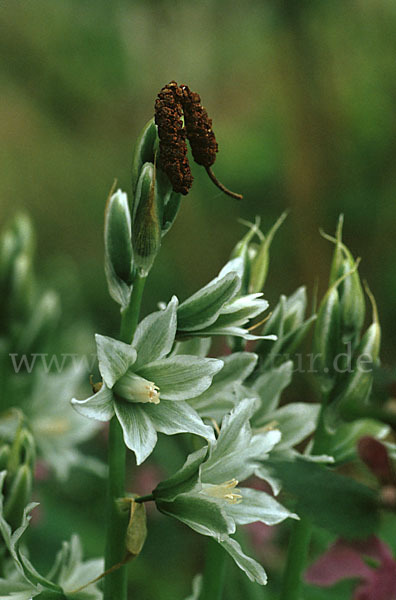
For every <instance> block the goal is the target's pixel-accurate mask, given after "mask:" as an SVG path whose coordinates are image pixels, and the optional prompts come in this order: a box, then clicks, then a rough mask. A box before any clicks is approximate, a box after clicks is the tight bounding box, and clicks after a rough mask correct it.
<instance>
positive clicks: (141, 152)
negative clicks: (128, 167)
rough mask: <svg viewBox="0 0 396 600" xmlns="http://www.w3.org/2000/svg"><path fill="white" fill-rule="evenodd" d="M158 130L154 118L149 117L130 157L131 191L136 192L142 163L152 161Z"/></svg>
mask: <svg viewBox="0 0 396 600" xmlns="http://www.w3.org/2000/svg"><path fill="white" fill-rule="evenodd" d="M158 142H159V140H158V131H157V126H156V124H155V123H154V119H150V121H149V122H148V123H146V125H145V126H144V127H143V129H142V131H141V133H140V135H139V137H138V139H137V141H136V144H135V151H134V154H133V159H132V191H133V194H135V193H136V187H137V184H138V180H139V177H140V172H141V170H142V167H143V165H144V163H146V162H150V163H154V157H155V152H156V149H157V147H158Z"/></svg>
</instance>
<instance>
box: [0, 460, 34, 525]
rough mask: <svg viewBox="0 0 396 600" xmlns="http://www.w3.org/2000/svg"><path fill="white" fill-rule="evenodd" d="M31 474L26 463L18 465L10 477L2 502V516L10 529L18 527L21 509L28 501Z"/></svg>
mask: <svg viewBox="0 0 396 600" xmlns="http://www.w3.org/2000/svg"><path fill="white" fill-rule="evenodd" d="M32 482H33V476H32V471H31V469H30V467H29V466H28V465H20V466H19V468H18V469H17V472H16V473H15V475H14V477H13V478H12V481H11V485H10V486H9V488H8V491H7V494H6V500H5V503H4V518H5V520H6V521H7V523H9V524H10V525H11V528H12V529H16V528H17V527H19V525H20V523H21V520H22V515H23V511H24V509H25V506H26V504H27V503H28V502H29V499H30V494H31V491H32Z"/></svg>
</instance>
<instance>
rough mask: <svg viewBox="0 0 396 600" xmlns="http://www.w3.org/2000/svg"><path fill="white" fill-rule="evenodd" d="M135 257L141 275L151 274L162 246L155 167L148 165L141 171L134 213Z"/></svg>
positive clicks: (133, 238) (133, 236)
mask: <svg viewBox="0 0 396 600" xmlns="http://www.w3.org/2000/svg"><path fill="white" fill-rule="evenodd" d="M132 245H133V257H134V263H135V266H136V268H137V269H138V270H139V272H140V275H141V276H143V277H145V276H147V274H148V273H149V271H150V269H151V267H152V265H153V263H154V260H155V257H156V256H157V253H158V251H159V249H160V246H161V217H160V208H159V199H158V187H157V182H156V173H155V167H154V165H152V164H151V163H146V164H145V165H144V167H143V168H142V170H141V174H140V177H139V181H138V185H137V188H136V198H135V204H134V213H133V227H132Z"/></svg>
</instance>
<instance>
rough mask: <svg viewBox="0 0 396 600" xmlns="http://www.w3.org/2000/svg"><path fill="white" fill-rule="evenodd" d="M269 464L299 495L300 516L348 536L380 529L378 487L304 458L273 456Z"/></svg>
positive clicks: (361, 536) (367, 534)
mask: <svg viewBox="0 0 396 600" xmlns="http://www.w3.org/2000/svg"><path fill="white" fill-rule="evenodd" d="M265 466H266V467H270V468H271V470H272V472H273V474H274V475H275V477H277V478H279V479H280V480H281V481H282V487H283V488H284V490H285V491H287V492H289V493H291V494H293V495H294V496H295V497H296V499H297V506H296V512H297V513H298V514H299V515H300V516H302V515H305V516H307V517H309V518H310V519H312V520H313V522H314V523H316V524H317V525H319V526H320V527H323V528H324V529H328V530H329V531H331V532H333V533H336V534H337V535H341V536H343V537H346V538H364V537H368V536H369V535H371V534H373V533H374V532H375V531H377V528H378V524H379V510H378V503H377V494H376V492H375V491H374V490H372V489H370V488H368V487H367V486H365V485H362V484H361V483H358V482H356V481H354V480H353V479H351V478H350V477H345V476H344V475H339V474H338V473H334V472H332V471H330V469H328V468H326V467H323V466H321V465H318V464H315V463H313V462H308V461H306V460H304V459H301V458H296V459H295V460H284V461H283V460H275V459H274V458H271V459H269V460H268V461H267V462H266V463H265ZM313 490H314V491H313Z"/></svg>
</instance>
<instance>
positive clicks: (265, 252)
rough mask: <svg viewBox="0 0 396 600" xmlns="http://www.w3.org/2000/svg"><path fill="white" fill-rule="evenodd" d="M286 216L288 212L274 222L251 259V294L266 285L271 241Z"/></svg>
mask: <svg viewBox="0 0 396 600" xmlns="http://www.w3.org/2000/svg"><path fill="white" fill-rule="evenodd" d="M286 217H287V212H284V213H283V214H282V215H281V216H280V217H279V219H278V220H277V221H276V223H274V225H273V226H272V227H271V229H270V230H269V232H268V233H267V235H266V236H265V238H264V239H263V240H262V242H261V243H260V246H259V248H258V251H257V254H256V255H255V257H254V258H253V260H252V261H251V273H250V281H249V293H250V294H252V293H255V292H261V291H262V289H263V287H264V283H265V280H266V278H267V273H268V267H269V250H270V247H271V243H272V240H273V239H274V236H275V233H276V232H277V231H278V229H279V227H280V226H281V225H282V223H283V221H284V220H285V219H286Z"/></svg>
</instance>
